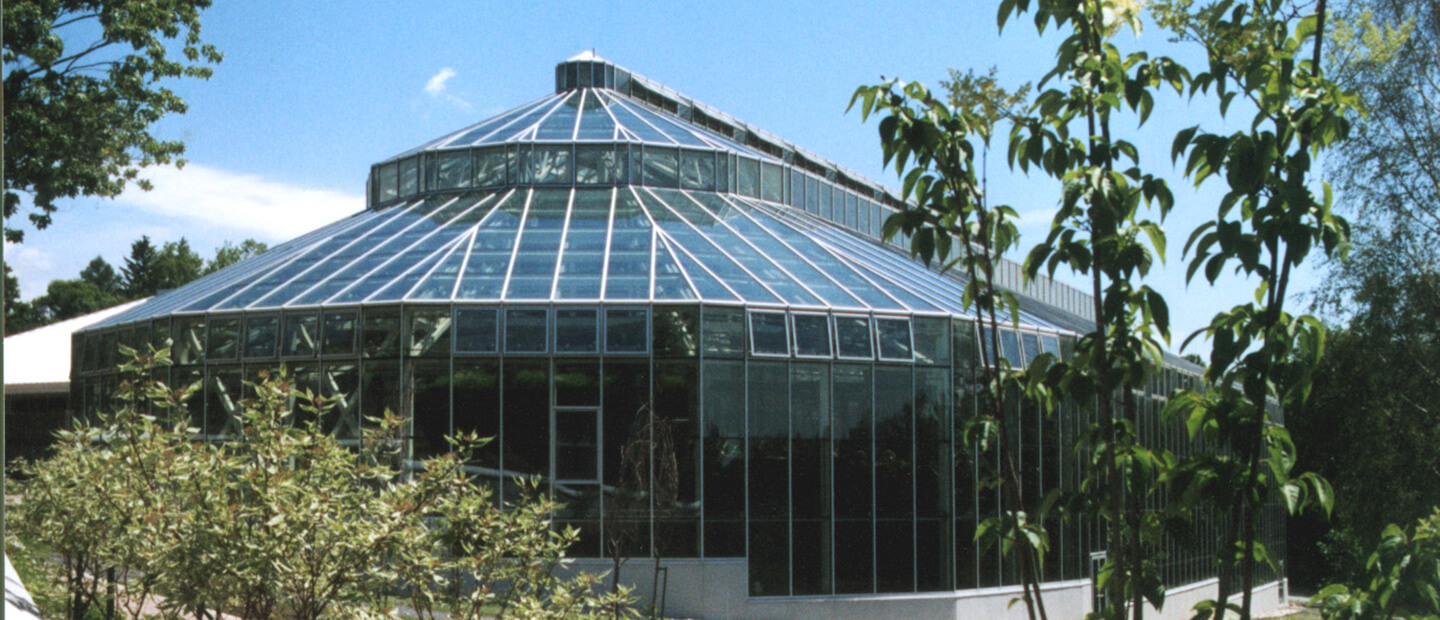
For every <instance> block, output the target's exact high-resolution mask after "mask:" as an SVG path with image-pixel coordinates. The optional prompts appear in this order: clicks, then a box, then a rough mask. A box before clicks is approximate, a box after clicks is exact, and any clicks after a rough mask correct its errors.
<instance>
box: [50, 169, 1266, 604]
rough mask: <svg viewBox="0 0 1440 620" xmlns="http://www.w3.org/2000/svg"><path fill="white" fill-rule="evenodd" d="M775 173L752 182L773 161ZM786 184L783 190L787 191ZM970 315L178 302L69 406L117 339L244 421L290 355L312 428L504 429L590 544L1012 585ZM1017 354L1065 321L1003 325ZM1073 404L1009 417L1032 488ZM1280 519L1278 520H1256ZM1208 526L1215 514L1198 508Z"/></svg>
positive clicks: (515, 468) (501, 466)
mask: <svg viewBox="0 0 1440 620" xmlns="http://www.w3.org/2000/svg"><path fill="white" fill-rule="evenodd" d="M762 184H763V179H762ZM792 185H793V184H792ZM979 336H980V333H979V330H978V329H977V327H976V326H975V325H974V324H973V323H971V322H969V321H966V320H962V319H957V318H952V317H946V316H940V315H936V316H924V315H910V316H906V315H899V314H884V315H872V314H862V313H853V312H847V313H841V314H834V313H829V312H825V311H823V310H817V309H807V310H794V311H790V310H786V309H784V308H779V307H770V308H745V307H742V306H739V305H730V306H722V305H697V304H668V305H666V304H657V305H653V306H620V305H593V304H592V305H584V304H575V305H560V304H549V305H518V306H501V305H455V306H452V305H449V304H433V305H406V306H404V307H399V306H378V307H364V308H359V309H356V308H353V307H352V308H348V309H346V308H337V309H325V310H323V311H322V310H317V309H314V308H310V309H298V310H296V311H294V312H286V313H253V314H243V315H241V314H227V315H218V316H211V317H204V316H199V317H197V316H177V317H173V318H168V319H165V320H163V321H156V322H153V323H147V324H142V325H127V326H123V327H120V328H114V329H105V330H100V331H98V332H94V333H84V334H81V335H79V336H77V341H76V342H75V346H74V348H75V351H76V352H77V354H76V359H77V364H78V366H77V369H76V375H77V386H78V387H77V388H76V389H75V394H76V395H77V397H78V398H79V399H80V400H81V401H82V402H81V403H78V407H77V410H79V411H84V412H90V413H93V412H95V411H98V410H100V408H102V407H105V406H107V405H106V403H107V402H108V399H109V398H110V395H111V394H113V392H114V389H115V385H116V383H117V380H116V377H115V376H114V374H113V372H110V371H109V370H108V369H113V368H114V365H113V364H114V363H115V361H116V360H115V359H114V358H115V356H114V355H113V354H108V353H105V351H106V350H107V349H114V348H115V347H116V346H117V345H118V344H120V343H121V342H125V343H129V344H132V345H134V344H143V342H144V341H146V340H149V341H150V342H154V343H156V344H162V343H163V342H164V341H170V342H173V343H174V344H173V354H174V357H175V361H176V364H175V365H174V366H173V367H171V368H170V369H169V370H168V371H167V375H166V376H167V377H168V379H169V380H170V381H171V383H173V384H176V385H183V384H188V383H194V382H199V383H202V384H203V386H204V391H203V393H202V394H200V395H197V397H196V398H194V399H192V400H191V401H190V403H189V408H190V409H189V414H190V416H191V419H192V421H193V424H194V426H195V428H196V429H197V430H198V432H200V433H202V434H204V435H206V436H208V437H211V438H214V439H227V438H231V437H235V436H237V434H238V433H239V432H240V430H241V429H240V427H239V424H240V418H239V417H238V416H237V407H238V406H239V401H240V399H241V398H242V397H243V395H244V394H243V389H244V388H243V387H242V386H243V381H246V380H254V379H255V378H256V374H257V373H259V372H260V371H262V370H263V371H272V372H273V371H275V370H276V369H278V368H279V367H280V366H281V365H284V366H286V367H287V368H288V369H289V371H290V372H291V373H292V376H293V377H294V378H295V379H294V380H295V382H296V383H297V384H298V385H303V386H309V387H311V388H312V389H314V390H316V391H317V392H319V393H321V394H325V395H329V396H334V397H336V398H337V403H336V406H335V407H334V408H333V409H332V410H331V411H329V412H328V413H327V414H326V415H325V416H324V417H323V418H320V419H303V418H302V419H300V420H299V423H304V424H316V425H318V427H319V428H320V429H321V430H322V431H324V432H327V433H332V434H334V435H335V436H337V437H339V438H340V439H341V440H342V441H343V442H346V443H347V444H351V445H354V444H355V443H356V442H358V441H359V440H360V439H361V438H362V437H363V436H364V435H365V434H366V433H369V432H372V428H371V427H370V426H369V424H368V423H367V422H366V419H367V418H369V417H374V416H378V415H382V414H384V412H386V411H390V412H394V413H395V414H397V415H399V416H401V417H402V418H403V419H405V420H406V421H407V425H406V427H405V428H406V429H407V436H408V439H409V441H408V442H407V445H406V447H405V452H404V454H403V457H402V458H403V459H404V460H405V462H409V463H413V462H414V460H416V459H422V458H425V457H427V456H432V455H435V454H439V453H441V452H443V451H445V450H448V449H449V445H448V443H447V442H445V441H444V437H445V436H446V435H449V434H452V433H457V432H474V433H477V434H479V435H481V436H486V437H493V438H495V440H494V441H493V442H491V443H490V444H488V445H487V446H485V447H484V448H482V449H481V450H480V451H478V452H477V453H476V454H475V455H474V458H473V459H472V460H471V461H470V462H469V463H467V467H468V470H469V471H470V472H471V473H472V474H474V475H475V476H476V477H477V478H478V479H481V480H484V481H487V482H488V483H490V484H492V485H493V486H494V487H495V488H496V489H497V491H498V492H497V494H496V499H497V501H513V500H516V499H519V498H520V494H521V493H523V492H524V487H523V486H522V485H519V484H516V480H517V479H522V478H531V479H536V480H538V481H539V482H540V489H541V491H540V492H542V493H547V494H550V495H552V496H553V497H555V498H556V499H557V500H559V501H560V502H562V503H563V508H562V509H561V511H560V513H559V514H558V515H557V519H556V523H557V527H560V526H573V527H576V528H577V529H578V530H579V531H580V533H581V538H580V542H579V543H578V544H577V545H576V546H575V547H574V548H572V549H571V552H570V553H571V555H574V556H580V557H602V556H603V557H611V556H615V555H621V556H625V557H649V556H659V557H664V558H692V557H699V558H748V567H749V588H748V589H749V593H750V595H752V596H824V595H845V594H866V593H905V592H932V591H945V590H951V589H970V588H977V587H987V586H997V585H1003V584H1012V583H1016V581H1017V579H1018V571H1017V570H1016V567H1015V566H1013V563H1012V562H1010V561H1009V560H1008V559H1007V558H1005V557H1003V556H1002V555H1001V553H1000V551H999V550H998V548H993V547H992V548H991V549H989V550H986V551H984V552H982V551H981V550H980V549H979V548H977V546H976V543H975V541H974V533H975V529H976V527H977V526H978V524H979V523H980V522H982V521H983V520H985V519H987V518H990V517H995V516H998V515H999V509H1000V504H999V501H998V495H997V492H996V491H995V489H994V488H993V487H992V486H990V485H987V484H986V482H985V481H986V479H987V478H989V477H990V476H993V474H994V473H995V471H997V465H998V464H997V462H996V461H995V456H994V454H993V453H987V454H983V455H982V454H977V453H976V452H975V451H974V449H973V448H971V447H970V446H967V445H966V443H965V442H964V441H963V439H962V437H963V434H964V427H965V423H966V422H967V420H969V419H970V418H971V417H972V416H973V415H974V414H975V412H976V410H977V408H978V407H979V402H980V399H981V398H983V390H982V389H981V383H980V381H981V378H980V375H979V371H978V361H979V359H980V358H981V354H982V350H988V349H989V346H988V340H989V339H988V338H986V339H984V341H986V342H987V344H984V345H982V344H981V342H982V340H981V339H980V338H979ZM997 336H998V338H997V340H998V343H999V351H998V353H999V354H1000V355H1002V356H1004V357H1006V358H1008V359H1009V360H1010V362H1011V363H1012V364H1015V365H1023V364H1028V363H1029V361H1031V360H1033V359H1035V358H1036V357H1038V356H1039V355H1041V354H1045V353H1049V354H1053V355H1059V356H1064V355H1066V354H1067V352H1068V351H1069V350H1072V349H1073V346H1074V345H1073V339H1071V338H1070V337H1068V336H1067V337H1065V338H1063V339H1062V338H1061V337H1060V336H1059V335H1057V334H1054V333H1050V332H1044V331H1039V330H1034V329H1023V330H1019V331H1016V330H1014V329H1009V328H1006V329H1003V330H1002V331H1001V332H1000V333H999V334H997ZM1196 381H1197V378H1196V377H1194V376H1192V375H1188V374H1185V373H1182V372H1179V371H1178V370H1175V369H1169V370H1167V371H1166V372H1165V373H1163V375H1162V376H1159V377H1156V378H1154V380H1153V381H1152V382H1151V385H1150V386H1148V389H1147V390H1146V391H1145V393H1144V394H1142V395H1140V397H1139V398H1140V402H1141V404H1142V408H1143V411H1144V414H1145V415H1143V416H1142V423H1141V426H1140V428H1139V432H1140V433H1141V435H1142V437H1143V438H1144V440H1145V441H1146V442H1147V444H1150V445H1161V446H1166V447H1168V448H1169V449H1171V450H1175V451H1176V452H1178V453H1180V454H1186V453H1189V451H1193V450H1203V449H1205V446H1201V445H1194V444H1191V443H1190V442H1188V440H1187V437H1186V435H1185V433H1184V430H1183V429H1181V428H1179V427H1178V426H1175V425H1169V424H1161V423H1160V421H1159V419H1160V418H1159V414H1160V411H1161V409H1162V408H1163V406H1164V403H1165V395H1166V394H1168V393H1169V392H1170V391H1171V390H1173V389H1176V388H1179V387H1184V386H1193V385H1195V383H1196ZM1091 415H1092V414H1091V413H1090V412H1089V411H1088V410H1087V408H1086V407H1083V406H1081V404H1080V403H1074V402H1066V403H1062V405H1061V406H1060V409H1059V411H1058V413H1057V414H1053V415H1047V414H1046V413H1045V412H1043V411H1042V410H1041V409H1040V408H1038V407H1036V406H1033V405H1032V404H1030V403H1023V402H1020V400H1019V399H1012V400H1011V406H1010V407H1009V408H1008V410H1007V412H1006V416H1007V421H1008V422H1009V424H1010V425H1011V428H1012V429H1013V432H1012V433H1011V437H1010V439H1011V441H1012V442H1013V443H1012V445H1011V447H1012V448H1013V449H1014V451H1015V452H1014V453H1015V454H1016V455H1018V456H1017V459H1018V463H1017V464H1018V466H1019V471H1020V474H1021V485H1022V489H1023V494H1024V496H1025V498H1026V500H1027V501H1028V502H1031V503H1033V502H1036V501H1038V499H1039V497H1040V494H1041V493H1042V492H1043V490H1044V489H1048V488H1054V487H1057V486H1059V487H1064V488H1070V489H1073V488H1075V487H1076V485H1078V482H1079V479H1080V475H1081V473H1082V469H1081V467H1082V463H1080V462H1079V461H1078V460H1077V458H1078V457H1076V456H1075V455H1074V454H1073V453H1072V452H1071V451H1070V450H1068V449H1066V447H1067V446H1069V445H1070V444H1071V443H1072V442H1073V440H1074V438H1075V437H1076V436H1077V435H1078V434H1079V433H1081V432H1083V431H1084V430H1085V428H1086V425H1087V424H1089V417H1090V416H1091ZM1263 525H1264V528H1265V531H1266V533H1267V536H1272V537H1274V536H1282V535H1283V519H1281V518H1280V515H1279V514H1278V513H1277V514H1267V515H1266V517H1265V521H1264V524H1263ZM1048 526H1049V529H1050V536H1051V550H1050V555H1049V556H1048V557H1047V558H1046V562H1045V571H1046V572H1045V578H1046V579H1047V580H1068V579H1079V578H1085V577H1087V576H1089V575H1088V571H1089V570H1090V568H1091V567H1090V565H1089V558H1090V553H1091V552H1092V551H1097V550H1100V549H1102V548H1103V545H1104V541H1103V540H1102V539H1101V537H1100V536H1099V534H1100V532H1099V531H1098V529H1097V527H1096V526H1097V524H1094V523H1087V522H1084V521H1080V522H1074V523H1068V522H1067V523H1060V522H1054V523H1050V524H1048ZM1196 527H1197V530H1196V531H1197V532H1198V533H1199V534H1200V535H1199V539H1200V540H1210V539H1213V538H1214V537H1215V536H1214V535H1215V534H1216V533H1217V530H1216V528H1215V524H1213V523H1211V522H1209V521H1208V520H1206V519H1203V518H1202V519H1199V520H1198V521H1197V523H1196ZM1214 551H1215V549H1214V548H1213V545H1211V546H1210V547H1207V548H1201V549H1186V548H1182V547H1180V546H1178V545H1176V544H1173V543H1168V542H1167V543H1166V544H1165V545H1162V546H1161V548H1160V549H1158V550H1157V562H1159V564H1160V566H1161V567H1162V568H1163V570H1164V571H1165V575H1166V579H1167V582H1169V583H1172V584H1183V583H1191V582H1194V581H1198V580H1201V579H1204V578H1207V577H1209V576H1212V574H1213V572H1214V571H1213V566H1214V564H1213V560H1212V558H1213V553H1214Z"/></svg>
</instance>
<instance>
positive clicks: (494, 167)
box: [474, 147, 505, 187]
mask: <svg viewBox="0 0 1440 620" xmlns="http://www.w3.org/2000/svg"><path fill="white" fill-rule="evenodd" d="M504 184H505V149H504V147H494V148H488V149H480V150H477V151H475V182H474V185H475V187H491V186H496V185H504Z"/></svg>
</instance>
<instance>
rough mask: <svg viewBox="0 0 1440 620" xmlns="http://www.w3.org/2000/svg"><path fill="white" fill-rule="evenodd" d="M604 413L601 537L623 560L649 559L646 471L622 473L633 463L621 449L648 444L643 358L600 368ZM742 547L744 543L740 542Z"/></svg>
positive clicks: (614, 361)
mask: <svg viewBox="0 0 1440 620" xmlns="http://www.w3.org/2000/svg"><path fill="white" fill-rule="evenodd" d="M604 367H605V370H604V373H605V383H604V394H603V396H604V401H605V406H604V411H603V412H602V416H603V422H602V426H603V428H602V432H603V433H604V437H605V445H604V448H603V450H604V454H603V456H602V458H603V459H604V476H605V480H604V484H605V489H606V491H607V494H606V496H605V498H604V501H605V515H606V526H605V536H606V538H607V539H608V542H607V546H606V552H607V553H608V552H609V550H610V547H609V545H610V544H615V545H618V546H619V547H620V549H621V551H620V553H621V554H622V555H626V556H629V557H636V556H640V557H643V556H648V555H650V516H651V512H650V499H651V494H650V493H649V490H650V484H649V475H648V474H649V468H648V467H645V468H643V470H642V471H636V468H633V467H627V465H628V464H635V463H636V462H637V459H636V456H637V455H636V454H635V452H636V451H634V450H632V451H631V454H630V455H628V456H627V455H626V454H625V448H626V447H627V446H635V445H645V442H648V441H650V432H649V423H650V419H649V416H648V415H642V414H643V413H644V412H647V411H649V409H648V408H647V406H648V405H649V404H650V360H648V359H645V358H630V359H624V358H620V359H613V358H612V359H607V360H605V364H604ZM741 542H742V544H743V542H744V538H743V537H742V538H741Z"/></svg>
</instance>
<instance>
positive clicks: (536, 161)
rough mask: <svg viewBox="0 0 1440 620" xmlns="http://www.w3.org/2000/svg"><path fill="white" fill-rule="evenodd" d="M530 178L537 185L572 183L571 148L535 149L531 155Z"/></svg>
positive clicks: (548, 147) (551, 147) (540, 147)
mask: <svg viewBox="0 0 1440 620" xmlns="http://www.w3.org/2000/svg"><path fill="white" fill-rule="evenodd" d="M530 178H531V180H532V181H533V182H535V183H570V147H568V146H537V147H535V150H534V151H533V152H531V154H530Z"/></svg>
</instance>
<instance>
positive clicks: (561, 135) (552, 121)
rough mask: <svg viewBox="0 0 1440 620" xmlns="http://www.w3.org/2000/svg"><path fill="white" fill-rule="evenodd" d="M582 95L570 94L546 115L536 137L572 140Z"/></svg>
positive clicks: (540, 138)
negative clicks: (562, 102)
mask: <svg viewBox="0 0 1440 620" xmlns="http://www.w3.org/2000/svg"><path fill="white" fill-rule="evenodd" d="M572 66H573V65H572ZM580 95H581V93H575V94H573V95H570V96H569V97H568V98H566V99H565V103H564V104H561V106H560V107H559V108H557V109H556V110H555V111H554V112H552V113H551V114H550V116H548V117H546V118H545V120H544V121H543V122H541V123H540V129H539V130H537V131H536V133H535V138H536V139H537V140H570V139H571V137H572V136H574V135H575V117H576V116H578V115H579V114H580ZM536 182H537V183H538V182H539V181H536Z"/></svg>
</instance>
